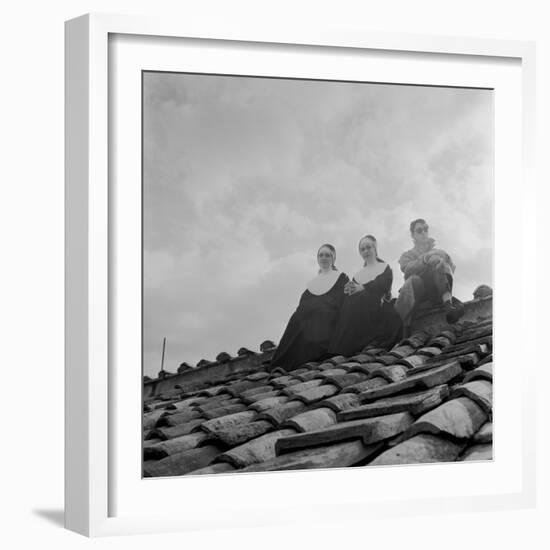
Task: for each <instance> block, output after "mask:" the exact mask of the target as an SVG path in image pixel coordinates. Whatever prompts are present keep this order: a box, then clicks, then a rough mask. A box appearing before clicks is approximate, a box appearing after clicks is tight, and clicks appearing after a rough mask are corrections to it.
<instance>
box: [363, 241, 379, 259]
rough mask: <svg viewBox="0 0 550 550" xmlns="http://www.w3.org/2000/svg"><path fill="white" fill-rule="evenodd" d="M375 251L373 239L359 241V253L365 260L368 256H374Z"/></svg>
mask: <svg viewBox="0 0 550 550" xmlns="http://www.w3.org/2000/svg"><path fill="white" fill-rule="evenodd" d="M374 253H375V248H374V243H373V242H372V241H371V239H363V240H362V241H361V242H360V243H359V254H361V258H363V260H366V259H367V258H372V257H373V256H374Z"/></svg>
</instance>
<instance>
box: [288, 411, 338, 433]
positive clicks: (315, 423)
mask: <svg viewBox="0 0 550 550" xmlns="http://www.w3.org/2000/svg"><path fill="white" fill-rule="evenodd" d="M334 424H336V413H335V412H334V411H332V410H331V409H329V408H327V407H322V408H318V409H312V410H309V411H306V412H303V413H300V414H297V415H295V416H293V417H292V418H290V419H289V420H287V421H285V422H284V423H283V424H282V426H281V427H282V428H293V429H295V430H296V431H297V432H311V431H314V430H320V429H322V428H327V427H328V426H333V425H334Z"/></svg>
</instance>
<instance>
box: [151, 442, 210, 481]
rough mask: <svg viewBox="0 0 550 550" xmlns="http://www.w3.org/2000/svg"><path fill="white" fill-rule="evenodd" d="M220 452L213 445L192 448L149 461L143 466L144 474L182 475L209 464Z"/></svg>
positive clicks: (157, 475)
mask: <svg viewBox="0 0 550 550" xmlns="http://www.w3.org/2000/svg"><path fill="white" fill-rule="evenodd" d="M219 454H220V450H219V449H218V448H217V447H215V446H213V445H207V446H206V447H201V448H199V449H190V450H188V451H183V452H181V453H176V454H174V455H170V456H167V457H166V458H163V459H161V460H157V461H155V462H153V463H151V462H149V461H148V462H147V463H145V464H144V466H143V474H144V476H145V477H161V476H181V475H183V474H187V473H189V472H192V471H193V470H197V469H199V468H203V467H204V466H208V465H209V464H210V463H212V461H213V460H214V459H215V458H216V457H217V456H218V455H219Z"/></svg>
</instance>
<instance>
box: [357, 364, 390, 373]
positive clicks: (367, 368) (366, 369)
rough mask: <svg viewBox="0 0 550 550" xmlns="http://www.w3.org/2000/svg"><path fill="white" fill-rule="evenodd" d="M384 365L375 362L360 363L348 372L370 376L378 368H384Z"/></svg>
mask: <svg viewBox="0 0 550 550" xmlns="http://www.w3.org/2000/svg"><path fill="white" fill-rule="evenodd" d="M385 366H386V365H384V363H380V362H377V361H373V362H371V363H362V364H359V365H355V366H354V367H352V368H351V369H350V370H349V372H350V373H353V372H361V373H363V374H372V373H373V372H374V371H375V370H376V369H377V368H379V367H385Z"/></svg>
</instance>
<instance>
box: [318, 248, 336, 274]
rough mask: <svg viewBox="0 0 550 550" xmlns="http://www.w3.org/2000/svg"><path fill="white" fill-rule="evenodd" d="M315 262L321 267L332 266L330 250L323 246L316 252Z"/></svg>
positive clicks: (327, 267)
mask: <svg viewBox="0 0 550 550" xmlns="http://www.w3.org/2000/svg"><path fill="white" fill-rule="evenodd" d="M317 263H318V264H319V267H320V268H321V269H329V268H330V267H332V263H333V257H332V251H331V250H330V249H329V248H327V247H326V246H323V247H322V248H321V249H320V250H319V252H318V253H317Z"/></svg>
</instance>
